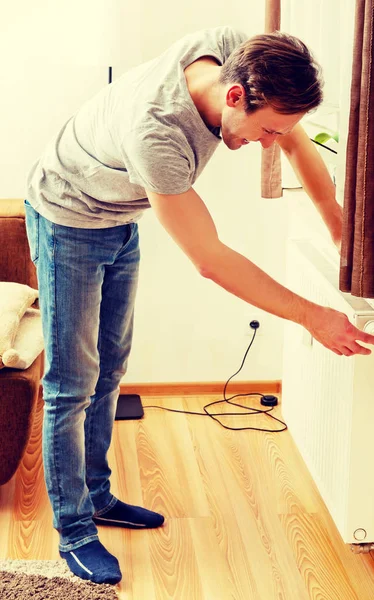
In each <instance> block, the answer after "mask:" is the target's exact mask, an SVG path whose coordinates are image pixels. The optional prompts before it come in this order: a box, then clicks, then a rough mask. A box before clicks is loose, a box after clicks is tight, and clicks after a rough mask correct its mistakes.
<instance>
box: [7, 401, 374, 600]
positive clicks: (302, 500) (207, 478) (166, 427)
mask: <svg viewBox="0 0 374 600" xmlns="http://www.w3.org/2000/svg"><path fill="white" fill-rule="evenodd" d="M214 399H217V396H215V397H209V396H201V397H197V396H190V397H188V396H185V397H169V398H166V399H165V398H164V399H162V398H160V397H154V398H151V397H149V398H145V397H143V404H144V405H145V406H147V405H150V404H158V405H163V406H170V407H173V408H179V409H185V410H186V409H187V410H194V411H200V410H201V408H202V406H203V404H206V403H207V402H209V401H212V400H214ZM245 402H246V403H248V404H251V405H255V406H259V404H258V400H257V399H253V398H252V399H251V398H249V399H248V400H246V401H245ZM41 408H42V406H41V403H40V406H39V410H38V413H37V418H36V422H35V427H34V430H33V435H32V439H31V441H30V444H29V447H28V450H27V453H26V456H25V458H24V461H23V463H22V465H21V467H20V468H19V470H18V472H17V474H16V475H15V476H14V477H13V479H12V480H11V481H10V482H9V483H8V484H6V485H5V486H3V487H0V507H1V510H0V558H26V559H57V558H59V555H58V549H57V543H58V536H57V533H56V532H55V531H54V530H53V529H52V524H51V523H52V516H51V509H50V506H49V501H48V498H47V495H46V491H45V487H44V480H43V470H42V461H41V451H40V443H41V420H42V410H41ZM274 414H276V415H278V416H280V412H279V409H277V412H274ZM230 419H232V418H231V417H225V423H226V424H228V425H229V424H230ZM232 423H233V425H234V426H236V427H240V426H247V425H253V426H255V427H267V428H272V427H273V426H274V422H273V421H271V420H270V419H268V418H266V417H264V416H251V417H239V418H235V421H234V422H232ZM110 460H111V466H112V469H113V475H112V492H113V493H114V494H115V495H118V496H119V497H120V498H121V499H123V500H125V501H126V502H130V503H132V504H140V505H143V506H146V507H148V508H150V509H153V510H156V511H159V512H161V513H163V514H164V515H165V517H166V521H165V525H164V527H163V528H161V529H158V530H151V531H130V530H123V529H122V530H121V529H114V528H113V529H112V528H101V529H100V539H101V541H102V542H103V543H104V545H106V547H107V548H108V550H109V551H111V552H112V553H114V554H115V555H116V556H117V557H118V559H119V561H120V564H121V568H122V573H123V580H122V582H121V584H120V594H121V595H120V597H121V598H126V599H127V600H153V599H157V600H167V599H173V600H230V599H232V600H309V599H313V600H369V599H370V600H372V599H373V598H374V560H373V556H371V555H370V554H368V555H355V554H353V553H352V552H351V551H350V549H349V546H346V545H344V544H343V542H342V541H341V538H340V536H339V534H338V532H337V530H336V528H335V526H334V524H333V522H332V520H331V518H330V516H329V514H328V513H327V511H326V508H325V506H324V504H323V502H322V500H321V498H320V496H319V494H318V492H317V490H316V488H315V486H314V484H313V482H312V480H311V478H310V476H309V474H308V472H307V470H306V468H305V466H304V463H303V461H302V459H301V458H300V455H299V454H298V451H297V449H296V447H295V445H294V443H293V441H292V438H291V437H290V434H289V433H288V431H286V432H283V433H278V434H274V433H263V432H258V431H237V432H233V431H227V430H225V429H223V428H221V427H220V426H219V425H218V424H217V423H215V422H213V421H212V420H210V419H208V418H203V417H198V416H185V415H178V414H174V413H168V412H165V411H161V410H157V409H146V411H145V418H144V419H142V420H141V421H128V422H116V423H115V430H114V438H113V444H112V446H111V451H110Z"/></svg>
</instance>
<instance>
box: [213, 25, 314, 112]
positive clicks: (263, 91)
mask: <svg viewBox="0 0 374 600" xmlns="http://www.w3.org/2000/svg"><path fill="white" fill-rule="evenodd" d="M219 81H220V83H240V84H241V85H242V86H243V88H244V90H245V95H246V97H245V111H246V113H250V112H254V111H255V110H257V109H259V108H263V107H265V106H271V107H272V108H273V109H274V110H275V111H276V112H278V113H281V114H285V115H291V114H295V113H301V112H308V111H310V110H313V109H315V108H317V106H318V105H319V104H321V102H322V86H323V80H322V72H321V67H320V65H319V64H318V63H317V62H316V61H315V60H314V57H313V56H312V54H311V52H310V51H309V50H308V48H307V47H306V45H305V44H304V43H303V42H302V41H301V40H299V39H298V38H296V37H294V36H292V35H289V34H287V33H281V32H280V31H276V32H274V33H267V34H263V35H256V36H254V37H252V38H250V39H249V40H247V41H245V42H243V43H242V44H241V45H240V46H239V47H238V48H236V49H235V50H234V52H232V54H231V55H230V56H229V58H228V59H227V61H226V62H225V63H224V64H223V66H222V68H221V73H220V78H219Z"/></svg>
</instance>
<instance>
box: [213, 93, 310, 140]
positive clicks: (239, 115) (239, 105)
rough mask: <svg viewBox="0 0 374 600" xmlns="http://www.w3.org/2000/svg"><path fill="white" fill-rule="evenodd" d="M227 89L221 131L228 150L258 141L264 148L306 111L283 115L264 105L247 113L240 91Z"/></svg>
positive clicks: (290, 128)
mask: <svg viewBox="0 0 374 600" xmlns="http://www.w3.org/2000/svg"><path fill="white" fill-rule="evenodd" d="M235 87H241V86H233V88H232V89H231V90H229V92H228V94H227V99H226V106H225V107H224V109H223V112H222V121H221V135H222V139H223V141H224V143H225V144H226V146H227V147H228V148H230V150H238V148H241V147H242V146H244V145H246V144H249V142H260V144H261V145H262V147H263V148H269V146H271V145H272V144H273V143H274V141H275V140H276V139H277V138H278V137H279V136H282V135H286V134H287V133H290V132H291V131H292V129H293V127H294V126H295V125H296V124H297V123H298V122H299V121H300V119H301V118H302V117H303V116H304V114H305V113H298V114H294V115H282V114H280V113H277V112H275V110H274V109H273V108H271V107H270V106H267V107H265V108H260V109H258V110H256V111H255V112H254V113H250V114H246V113H245V111H244V107H243V95H241V94H240V93H239V94H238V95H236V94H235V91H234V92H233V93H232V94H231V96H230V92H232V91H233V90H234V88H235Z"/></svg>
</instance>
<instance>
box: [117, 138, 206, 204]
mask: <svg viewBox="0 0 374 600" xmlns="http://www.w3.org/2000/svg"><path fill="white" fill-rule="evenodd" d="M179 138H182V139H179ZM123 153H124V155H125V164H126V167H127V170H128V172H129V177H130V181H131V183H135V184H137V185H140V186H142V187H143V188H144V189H145V190H150V191H152V192H155V193H157V194H183V193H184V192H187V190H189V189H190V187H191V185H192V176H193V170H194V164H191V163H192V162H193V160H194V159H193V152H192V150H191V148H189V147H188V146H187V145H186V140H183V136H182V135H181V134H179V135H178V134H177V132H176V131H175V130H173V129H171V128H170V127H168V128H166V127H165V128H162V129H160V130H158V131H157V132H156V131H154V130H153V131H152V130H151V129H149V130H147V131H144V130H143V131H142V130H140V131H139V130H136V131H132V132H131V133H130V134H128V135H127V136H126V141H125V142H124V143H123Z"/></svg>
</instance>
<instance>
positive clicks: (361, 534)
mask: <svg viewBox="0 0 374 600" xmlns="http://www.w3.org/2000/svg"><path fill="white" fill-rule="evenodd" d="M353 535H354V538H355V540H357V541H359V542H362V540H364V539H365V538H366V536H367V533H366V531H365V529H356V531H355V532H354V534H353Z"/></svg>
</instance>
